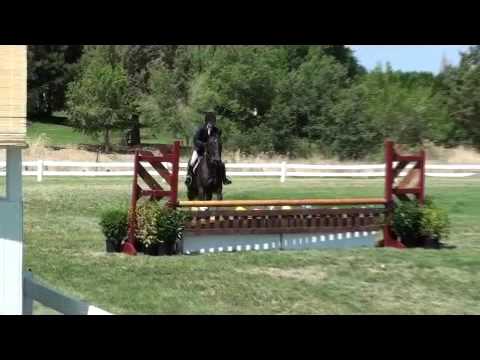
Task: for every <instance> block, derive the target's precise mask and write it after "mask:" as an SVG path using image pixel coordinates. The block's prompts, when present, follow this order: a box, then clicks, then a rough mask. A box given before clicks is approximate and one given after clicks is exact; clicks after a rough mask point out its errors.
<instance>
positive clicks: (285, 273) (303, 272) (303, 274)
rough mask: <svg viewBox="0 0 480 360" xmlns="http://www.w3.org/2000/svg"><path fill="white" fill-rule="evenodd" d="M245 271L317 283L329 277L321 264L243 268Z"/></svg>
mask: <svg viewBox="0 0 480 360" xmlns="http://www.w3.org/2000/svg"><path fill="white" fill-rule="evenodd" d="M242 272H243V273H248V274H252V275H268V276H271V277H274V278H277V279H291V280H300V281H307V282H311V283H317V282H319V281H322V280H324V279H326V278H327V273H326V272H324V271H322V270H321V267H320V266H307V267H304V268H295V269H279V268H270V267H268V268H253V269H249V270H243V271H242Z"/></svg>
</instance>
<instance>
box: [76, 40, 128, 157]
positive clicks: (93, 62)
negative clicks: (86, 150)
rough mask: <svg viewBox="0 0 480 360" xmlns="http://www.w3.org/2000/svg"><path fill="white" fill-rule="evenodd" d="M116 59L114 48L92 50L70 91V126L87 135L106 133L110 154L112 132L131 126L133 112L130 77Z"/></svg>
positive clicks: (105, 141) (106, 142)
mask: <svg viewBox="0 0 480 360" xmlns="http://www.w3.org/2000/svg"><path fill="white" fill-rule="evenodd" d="M114 57H115V52H114V49H113V48H110V47H93V48H90V49H88V55H87V57H86V58H85V59H84V60H83V63H82V68H81V70H80V74H79V77H78V79H77V80H75V81H74V82H72V83H70V84H69V86H68V91H67V112H68V116H69V121H70V123H71V124H72V126H74V127H75V128H76V129H78V130H80V131H82V132H84V133H86V134H89V135H93V136H98V135H99V134H103V137H104V140H103V144H104V149H105V151H106V152H109V151H111V140H110V137H111V132H112V131H113V130H115V129H124V128H125V127H126V126H128V120H129V118H130V114H131V111H132V99H131V98H130V97H129V95H130V93H129V83H128V76H127V74H126V72H125V70H124V69H123V67H122V66H120V65H118V64H117V63H115V61H113V60H112V59H114Z"/></svg>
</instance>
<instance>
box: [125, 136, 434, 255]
mask: <svg viewBox="0 0 480 360" xmlns="http://www.w3.org/2000/svg"><path fill="white" fill-rule="evenodd" d="M167 149H169V150H170V154H169V156H167V157H165V156H163V157H162V156H160V157H157V156H153V155H152V154H151V153H150V154H148V156H147V157H143V158H142V154H141V153H137V154H136V156H135V175H134V187H133V193H132V208H131V213H133V214H134V213H135V209H136V203H137V200H138V199H139V198H140V197H141V196H142V195H143V196H147V195H148V196H151V200H158V198H161V197H164V196H167V197H169V201H168V203H167V204H168V206H172V207H177V208H182V209H190V215H191V220H190V221H189V222H188V223H187V224H186V230H185V234H186V235H188V236H200V235H204V236H217V235H224V236H226V235H234V236H236V235H240V236H241V235H257V234H258V235H261V234H279V235H280V236H282V234H312V233H316V234H320V233H347V232H361V231H375V230H378V229H382V230H383V235H384V236H383V237H384V239H383V244H384V246H385V247H395V248H404V245H403V244H402V243H401V241H399V240H398V239H397V238H396V236H395V234H394V232H393V230H392V228H391V221H392V215H393V212H394V209H395V203H396V202H398V201H409V200H413V199H417V200H418V201H419V202H420V203H423V201H424V196H425V152H424V151H421V152H420V153H419V154H414V155H405V154H399V153H398V152H397V151H396V149H395V144H394V143H393V142H392V141H388V140H387V141H385V166H386V169H385V170H386V173H385V196H384V197H383V198H373V197H372V198H345V199H299V200H221V201H215V200H213V201H178V200H177V198H178V188H177V186H175V185H174V184H175V183H176V182H177V181H178V168H179V166H178V161H179V158H180V156H179V154H180V144H179V142H176V143H175V145H174V146H173V147H169V148H167ZM167 152H168V151H167ZM145 160H148V161H149V162H150V163H151V164H152V165H155V164H156V165H158V164H160V162H162V161H170V162H172V164H173V166H172V173H169V172H168V170H166V169H165V168H164V167H162V168H160V169H158V168H156V167H155V166H154V168H155V169H157V170H160V171H159V173H160V175H162V177H164V178H165V179H166V180H167V182H168V183H169V184H170V185H171V190H170V191H165V190H163V189H161V188H158V186H159V185H158V183H156V182H153V181H152V179H151V178H150V177H149V176H147V175H146V174H145V173H146V171H145V170H144V168H143V169H142V167H140V161H145ZM411 162H413V163H414V166H413V168H411V169H410V170H409V171H408V172H407V174H406V176H405V177H404V178H403V179H401V180H400V179H398V177H399V175H400V173H401V172H402V171H404V170H405V168H406V167H407V166H408V165H409V164H410V163H411ZM139 177H141V178H142V179H143V180H144V181H145V182H146V183H147V184H148V185H149V186H150V187H151V188H152V189H151V190H142V189H141V188H139V186H138V178H139ZM397 180H400V181H397ZM155 194H157V195H158V196H155ZM275 207H281V208H275ZM326 207H327V208H326ZM194 208H207V210H206V211H201V210H193V209H194ZM233 208H236V209H233ZM238 208H242V209H241V210H239V209H238ZM247 208H248V209H247ZM134 229H135V222H134V221H131V222H130V229H129V243H130V244H131V245H134V244H135V239H134V233H135V230H134ZM133 250H134V247H133V249H132V247H130V249H126V250H125V249H124V252H127V253H132V254H133V253H135V252H134V251H133Z"/></svg>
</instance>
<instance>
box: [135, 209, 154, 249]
mask: <svg viewBox="0 0 480 360" xmlns="http://www.w3.org/2000/svg"><path fill="white" fill-rule="evenodd" d="M159 210H160V207H159V206H158V204H156V203H155V202H153V201H149V202H146V203H145V204H142V205H141V206H139V207H138V208H137V213H136V216H137V218H136V220H137V227H136V234H135V236H136V239H137V242H138V244H139V248H140V249H139V250H141V251H142V252H143V253H144V254H146V255H157V253H158V245H159V239H158V226H157V222H158V220H157V219H158V213H159Z"/></svg>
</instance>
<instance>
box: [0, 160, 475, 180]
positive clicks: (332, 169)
mask: <svg viewBox="0 0 480 360" xmlns="http://www.w3.org/2000/svg"><path fill="white" fill-rule="evenodd" d="M165 166H166V167H169V164H165ZM5 167H6V164H5V162H2V161H0V176H5V173H6V172H5ZM145 167H146V168H147V169H148V168H149V166H148V165H146V166H145ZM186 167H187V164H186V163H180V175H181V176H184V175H185V174H186ZM226 167H227V174H228V175H229V176H231V177H242V176H243V177H276V178H279V180H280V182H282V183H283V182H285V181H287V178H341V177H345V178H375V177H384V176H385V165H383V164H364V165H356V164H355V165H328V164H326V165H314V164H294V163H292V164H289V163H287V162H281V163H227V164H226ZM426 171H427V172H426V176H428V177H440V178H464V177H472V176H479V175H480V164H427V165H426ZM22 174H23V176H33V177H36V179H37V181H38V182H41V181H43V179H44V178H45V177H59V176H60V177H61V176H85V177H95V176H99V177H102V176H133V162H85V161H51V160H36V161H24V162H23V163H22ZM152 174H153V172H152Z"/></svg>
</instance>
